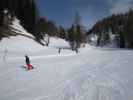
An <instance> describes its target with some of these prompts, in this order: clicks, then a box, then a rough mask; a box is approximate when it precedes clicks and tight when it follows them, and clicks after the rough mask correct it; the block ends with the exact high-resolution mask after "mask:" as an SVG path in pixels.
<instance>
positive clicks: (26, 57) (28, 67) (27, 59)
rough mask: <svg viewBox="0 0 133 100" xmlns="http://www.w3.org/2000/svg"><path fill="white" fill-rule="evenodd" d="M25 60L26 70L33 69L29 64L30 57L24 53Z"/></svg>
mask: <svg viewBox="0 0 133 100" xmlns="http://www.w3.org/2000/svg"><path fill="white" fill-rule="evenodd" d="M25 62H26V65H27V69H28V70H30V69H33V66H32V65H31V64H30V59H29V57H28V56H27V55H25Z"/></svg>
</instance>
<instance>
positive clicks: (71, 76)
mask: <svg viewBox="0 0 133 100" xmlns="http://www.w3.org/2000/svg"><path fill="white" fill-rule="evenodd" d="M17 38H19V39H17ZM25 39H26V38H24V37H16V38H11V39H9V40H8V39H7V40H3V41H2V42H0V100H132V98H133V51H130V50H119V49H107V48H106V49H100V48H94V47H91V46H87V47H85V48H81V49H80V50H79V53H78V54H76V53H75V52H73V51H71V50H69V49H63V50H61V53H60V54H58V49H57V47H60V46H61V47H62V46H63V45H62V44H60V43H63V44H64V45H65V47H67V46H68V44H67V43H66V42H65V41H63V40H61V39H55V38H52V39H51V42H50V43H52V44H50V47H41V46H39V45H38V44H36V43H34V41H32V40H29V39H26V41H27V42H28V43H26V42H25ZM16 41H17V42H16ZM54 43H56V44H54ZM5 49H6V50H7V53H6V56H5ZM25 54H28V55H29V56H30V58H31V63H32V64H33V65H34V66H36V68H35V69H34V70H31V71H25V69H24V68H23V66H24V65H25V58H24V55H25ZM4 56H5V58H4Z"/></svg>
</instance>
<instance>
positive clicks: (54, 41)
mask: <svg viewBox="0 0 133 100" xmlns="http://www.w3.org/2000/svg"><path fill="white" fill-rule="evenodd" d="M49 46H50V47H55V48H69V47H70V46H69V43H68V42H67V41H65V40H64V39H61V38H57V37H52V38H50V45H49Z"/></svg>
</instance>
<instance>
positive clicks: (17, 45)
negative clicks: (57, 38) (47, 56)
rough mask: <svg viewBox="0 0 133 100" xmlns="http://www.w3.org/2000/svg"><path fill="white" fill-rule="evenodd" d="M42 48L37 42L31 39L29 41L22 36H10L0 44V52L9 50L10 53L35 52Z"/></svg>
mask: <svg viewBox="0 0 133 100" xmlns="http://www.w3.org/2000/svg"><path fill="white" fill-rule="evenodd" d="M42 48H44V47H43V46H41V45H40V44H38V43H37V42H35V41H34V40H32V39H29V38H27V37H23V36H12V37H10V38H4V39H3V40H2V41H1V42H0V50H2V51H3V50H5V49H7V50H10V51H17V52H19V51H23V52H24V51H25V52H26V51H27V52H32V51H36V50H40V49H42Z"/></svg>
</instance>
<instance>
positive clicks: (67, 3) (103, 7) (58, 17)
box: [37, 0, 133, 28]
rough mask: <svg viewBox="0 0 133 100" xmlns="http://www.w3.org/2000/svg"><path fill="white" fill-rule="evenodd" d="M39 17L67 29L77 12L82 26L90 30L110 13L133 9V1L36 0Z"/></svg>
mask: <svg viewBox="0 0 133 100" xmlns="http://www.w3.org/2000/svg"><path fill="white" fill-rule="evenodd" d="M37 4H38V8H39V11H40V15H41V16H45V17H46V18H47V19H50V20H53V21H54V22H56V23H57V24H58V25H63V26H64V27H68V26H70V25H71V24H72V22H73V20H74V15H75V13H76V12H78V13H79V14H80V16H81V21H82V24H83V25H84V26H86V27H87V28H90V27H91V26H92V25H93V24H94V23H95V22H96V21H97V20H99V19H102V18H103V17H106V16H108V15H111V14H112V13H124V12H126V11H127V10H128V9H129V8H133V0H37Z"/></svg>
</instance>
